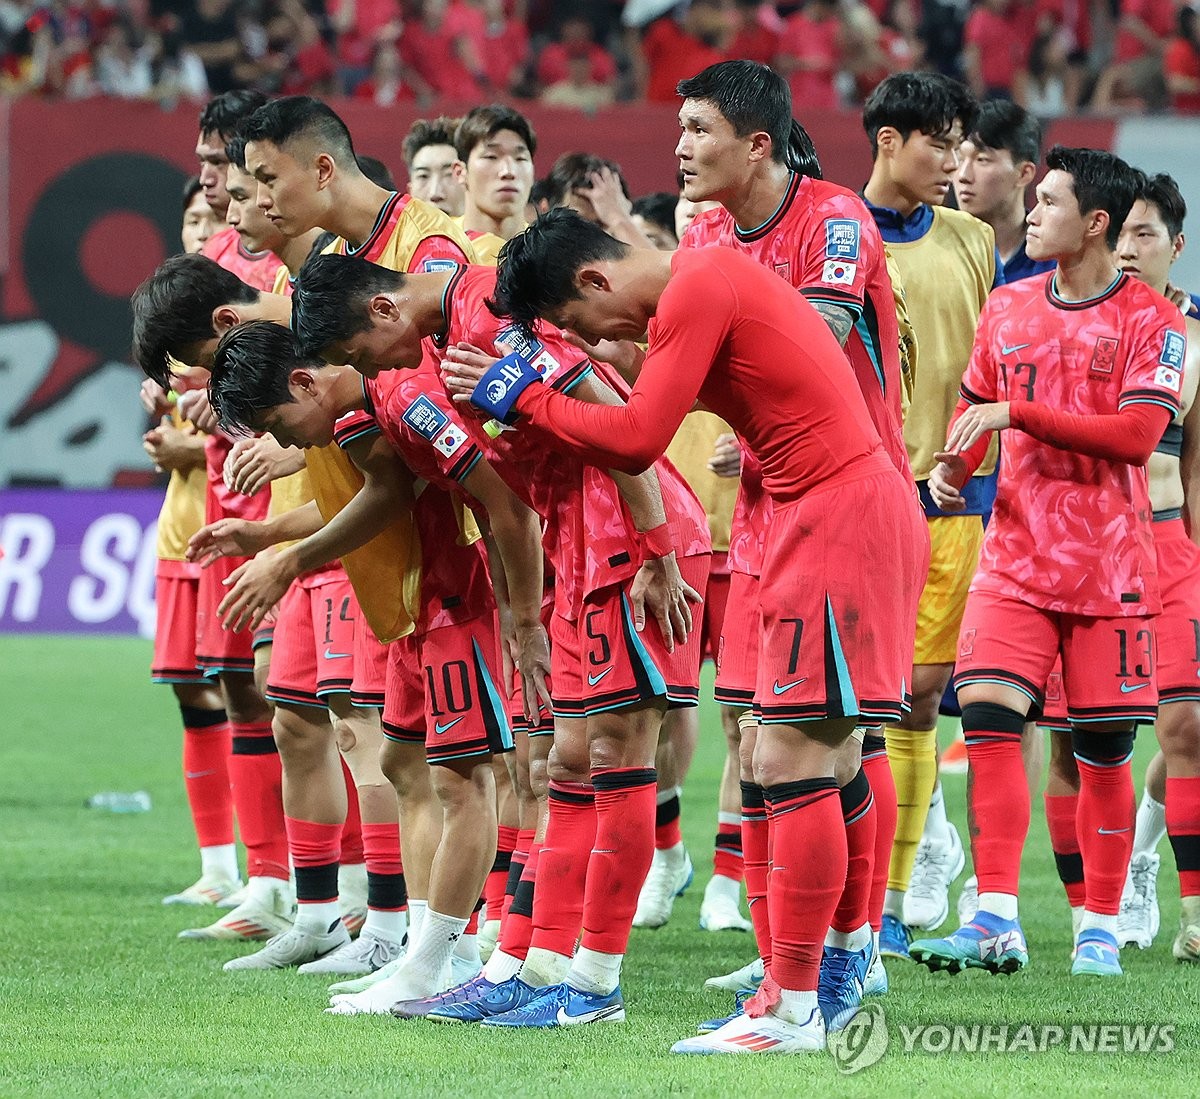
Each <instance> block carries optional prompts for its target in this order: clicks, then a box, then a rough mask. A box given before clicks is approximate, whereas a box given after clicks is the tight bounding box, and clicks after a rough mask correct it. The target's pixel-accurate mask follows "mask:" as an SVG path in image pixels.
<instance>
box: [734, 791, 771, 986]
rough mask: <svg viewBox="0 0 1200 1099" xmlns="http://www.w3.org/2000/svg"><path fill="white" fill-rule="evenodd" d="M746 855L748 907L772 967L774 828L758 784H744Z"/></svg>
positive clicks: (766, 963) (762, 952) (764, 956)
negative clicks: (770, 901)
mask: <svg viewBox="0 0 1200 1099" xmlns="http://www.w3.org/2000/svg"><path fill="white" fill-rule="evenodd" d="M741 785H742V851H743V854H744V862H743V866H744V868H745V874H746V907H747V908H749V909H750V922H751V923H752V924H754V938H755V939H756V940H758V952H759V954H760V955H761V956H762V960H763V965H764V966H766V967H767V968H768V969H770V967H771V917H770V908H769V905H768V904H767V877H768V874H769V872H770V869H771V859H770V854H769V851H770V825H769V824H768V822H767V803H766V800H765V798H764V796H763V788H762V787H761V786H759V785H758V784H757V783H753V782H743V783H742V784H741Z"/></svg>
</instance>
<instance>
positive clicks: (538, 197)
mask: <svg viewBox="0 0 1200 1099" xmlns="http://www.w3.org/2000/svg"><path fill="white" fill-rule="evenodd" d="M553 197H554V188H553V186H552V185H551V183H550V179H549V177H547V178H545V179H535V180H534V181H533V186H532V187H531V188H530V189H529V202H530V204H531V205H532V206H533V207H534V209H538V208H540V206H541V204H542V203H543V202H544V203H546V206H547V208H549V206H550V205H551V200H552V199H553Z"/></svg>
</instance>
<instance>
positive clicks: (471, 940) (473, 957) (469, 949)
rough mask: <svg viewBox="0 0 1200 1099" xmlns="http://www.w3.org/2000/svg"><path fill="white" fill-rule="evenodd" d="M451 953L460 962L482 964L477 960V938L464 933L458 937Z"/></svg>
mask: <svg viewBox="0 0 1200 1099" xmlns="http://www.w3.org/2000/svg"><path fill="white" fill-rule="evenodd" d="M468 922H469V921H468ZM453 953H454V956H455V957H456V958H458V959H460V960H461V961H464V962H471V963H472V964H473V965H480V964H482V963H481V962H480V958H479V936H478V935H468V934H466V933H465V932H464V933H463V934H462V935H459V937H458V942H456V943H455V944H454V951H453Z"/></svg>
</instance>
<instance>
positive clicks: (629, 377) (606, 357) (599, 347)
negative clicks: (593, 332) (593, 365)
mask: <svg viewBox="0 0 1200 1099" xmlns="http://www.w3.org/2000/svg"><path fill="white" fill-rule="evenodd" d="M558 333H559V335H560V336H562V338H563V339H564V340H566V342H567V343H569V344H571V346H572V347H578V348H579V350H580V351H583V352H585V353H586V354H587V357H588V358H589V359H591V360H592V362H597V363H608V365H609V366H611V367H613V369H615V370H616V372H617V373H618V374H620V375H621V377H622V378H624V379H625V380H626V381H627V382H634V381H636V380H637V376H638V371H639V370H640V369H641V365H642V359H643V358H644V356H643V355H642V349H641V348H640V347H638V345H637V344H636V343H634V342H633V340H597V341H596V342H595V343H588V341H587V340H585V339H584V338H583V337H582V336H581V335H579V333H578V332H572V331H571V330H570V329H569V328H560V329H559V330H558Z"/></svg>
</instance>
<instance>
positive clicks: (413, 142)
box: [403, 115, 460, 171]
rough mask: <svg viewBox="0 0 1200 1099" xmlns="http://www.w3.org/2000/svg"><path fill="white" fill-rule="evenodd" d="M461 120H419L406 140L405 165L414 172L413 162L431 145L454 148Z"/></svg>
mask: <svg viewBox="0 0 1200 1099" xmlns="http://www.w3.org/2000/svg"><path fill="white" fill-rule="evenodd" d="M459 121H460V120H459V119H457V118H450V117H449V116H447V115H440V116H439V117H438V118H418V119H417V120H416V122H414V123H413V124H412V126H411V127H410V128H409V131H408V134H407V135H406V136H405V138H404V146H403V148H404V163H405V164H406V165H407V167H408V170H409V171H412V162H413V159H414V158H415V157H416V155H417V153H419V152H420V151H421V150H422V149H424V148H426V147H427V146H429V145H449V146H450V148H452V149H453V148H454V134H455V131H457V129H458V123H459Z"/></svg>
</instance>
